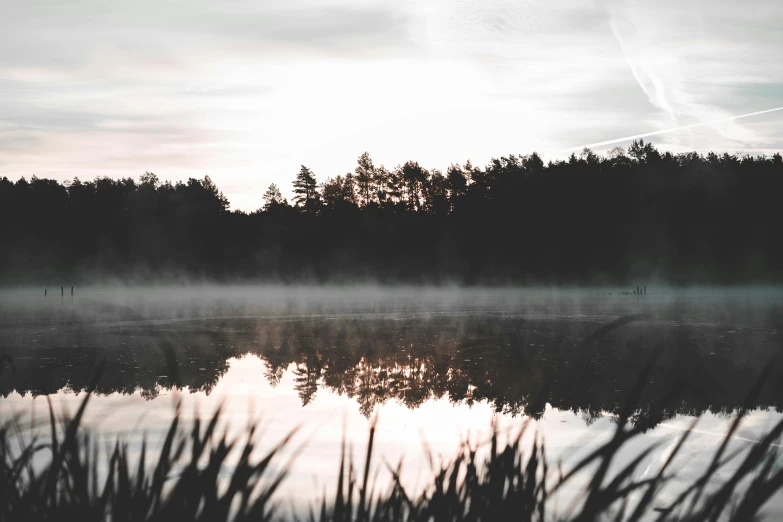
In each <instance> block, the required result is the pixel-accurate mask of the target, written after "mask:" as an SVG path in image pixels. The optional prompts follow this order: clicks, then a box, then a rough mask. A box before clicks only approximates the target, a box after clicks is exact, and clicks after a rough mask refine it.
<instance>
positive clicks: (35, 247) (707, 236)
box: [0, 141, 783, 284]
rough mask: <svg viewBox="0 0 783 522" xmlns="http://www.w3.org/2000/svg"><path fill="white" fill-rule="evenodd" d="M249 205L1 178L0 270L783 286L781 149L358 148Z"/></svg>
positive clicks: (111, 182) (192, 194) (44, 278)
mask: <svg viewBox="0 0 783 522" xmlns="http://www.w3.org/2000/svg"><path fill="white" fill-rule="evenodd" d="M292 189H293V190H292V194H293V198H292V201H291V202H289V201H288V200H287V199H286V198H284V197H283V195H282V192H281V191H280V189H279V187H277V186H276V185H274V184H272V185H271V186H270V187H269V188H268V189H267V190H266V192H265V193H264V194H263V195H262V196H261V197H260V198H259V204H261V203H262V202H263V206H261V207H260V208H259V209H258V210H257V211H254V212H242V211H237V210H231V209H230V204H229V201H228V200H227V198H226V197H225V196H224V195H223V194H222V193H221V192H220V190H219V189H218V187H217V186H216V185H215V183H214V182H213V181H212V180H211V179H210V178H209V176H206V177H205V178H204V179H193V178H191V179H189V180H187V181H186V182H178V183H171V182H162V181H161V180H160V179H159V178H158V177H157V176H156V175H155V174H153V173H145V174H144V175H142V176H141V177H140V179H139V180H138V181H137V180H134V179H131V178H122V179H111V178H106V177H103V178H97V179H95V180H93V181H86V182H85V181H81V180H79V179H78V178H76V179H74V180H73V181H71V182H66V183H60V182H57V181H55V180H51V179H41V178H37V177H35V176H34V177H33V178H32V179H31V180H29V181H28V180H26V179H25V178H21V179H19V180H18V181H16V182H13V181H10V180H9V179H7V178H2V179H0V222H2V223H3V226H2V227H0V244H2V245H3V248H2V250H0V278H2V279H1V280H2V282H3V283H5V284H15V283H22V282H33V281H34V282H44V283H45V282H51V284H60V282H62V281H77V282H82V281H94V280H97V279H101V280H103V279H106V278H135V279H139V280H156V279H157V280H160V279H170V278H176V277H183V278H184V277H186V278H203V279H209V280H217V281H220V280H237V279H256V280H283V281H300V282H301V281H312V282H325V281H329V282H344V281H368V280H371V281H381V282H441V283H443V282H455V283H468V284H477V283H510V282H514V283H585V282H590V283H621V282H622V283H625V282H637V283H638V282H642V280H644V281H648V280H650V281H652V280H656V281H659V280H665V281H668V282H672V283H683V284H689V283H707V282H711V283H745V282H770V281H780V280H782V279H783V246H781V241H780V238H781V237H783V205H781V204H780V200H781V196H782V195H783V160H782V159H781V155H780V154H775V155H773V156H771V157H765V156H749V155H744V156H741V155H740V156H738V155H732V154H728V153H724V154H716V153H709V154H706V155H702V154H698V153H683V154H672V153H670V152H661V151H659V150H657V149H656V148H655V147H654V146H653V145H652V144H650V143H645V142H644V141H634V142H633V143H632V144H631V146H629V147H628V148H627V149H620V148H617V149H614V150H613V151H611V152H610V153H608V154H607V155H598V154H596V153H594V152H592V151H590V150H588V149H585V150H584V151H582V153H580V154H578V155H577V154H572V155H571V156H570V157H569V158H568V159H566V160H558V161H549V162H548V163H545V162H544V161H543V160H542V158H541V157H540V156H539V155H538V154H535V153H533V154H530V155H524V156H523V155H513V154H512V155H509V156H506V157H501V158H495V159H493V160H492V161H491V162H490V163H489V164H488V165H486V166H484V167H476V166H474V165H472V164H471V163H470V162H467V163H465V164H464V165H459V164H452V165H450V166H449V167H448V168H447V169H446V170H445V172H444V171H441V170H439V169H427V168H424V167H423V166H421V165H420V164H419V163H418V162H415V161H408V162H405V163H404V164H402V165H398V166H396V167H395V168H392V169H387V168H386V167H384V166H377V165H375V164H374V163H373V161H372V159H371V157H370V155H369V154H368V153H364V154H362V155H361V156H360V157H359V158H358V160H357V165H356V167H355V169H354V171H353V172H348V173H346V174H344V175H338V176H334V177H328V178H326V179H324V180H323V181H321V182H319V180H318V178H317V176H316V174H315V173H314V172H313V171H312V170H311V169H309V168H308V167H306V166H302V167H301V168H300V170H299V172H298V173H296V176H295V179H294V181H293V187H292Z"/></svg>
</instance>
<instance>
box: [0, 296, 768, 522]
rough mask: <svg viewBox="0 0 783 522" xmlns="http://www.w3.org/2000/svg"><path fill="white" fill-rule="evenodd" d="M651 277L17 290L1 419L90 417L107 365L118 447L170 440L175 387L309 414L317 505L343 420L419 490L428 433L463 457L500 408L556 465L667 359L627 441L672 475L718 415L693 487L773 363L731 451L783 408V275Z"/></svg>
mask: <svg viewBox="0 0 783 522" xmlns="http://www.w3.org/2000/svg"><path fill="white" fill-rule="evenodd" d="M635 290H636V289H635V288H577V289H549V288H538V289H509V288H506V289H492V288H462V287H453V288H428V287H400V288H384V287H372V286H365V287H274V286H233V287H218V286H180V287H136V288H130V287H120V286H117V287H94V288H75V289H74V295H73V297H72V296H71V295H70V287H65V288H64V289H63V291H62V293H63V294H64V295H61V290H60V287H59V286H58V287H56V288H48V291H47V295H46V297H44V288H35V289H32V288H24V289H14V290H5V291H2V292H0V352H2V355H4V356H5V357H3V367H2V373H1V374H0V397H2V398H0V415H3V416H6V415H9V414H10V413H11V412H20V413H21V414H22V419H23V421H22V422H30V423H31V426H32V428H31V429H32V430H34V431H35V430H41V429H42V428H45V427H46V426H45V424H43V423H42V420H43V419H45V417H46V415H48V412H47V411H46V408H47V405H46V400H45V398H44V397H43V396H44V395H49V396H50V397H52V399H53V403H54V405H55V409H56V410H57V411H59V410H60V408H67V409H69V410H70V411H74V410H75V409H76V407H77V404H78V402H79V401H80V400H81V399H82V398H83V397H84V390H85V389H86V388H87V387H88V386H89V383H90V382H91V380H92V378H93V377H94V376H95V374H96V372H97V371H98V368H99V366H100V365H101V363H104V364H105V368H104V371H103V374H102V376H101V378H100V380H99V382H98V384H97V388H96V391H97V393H96V397H95V400H94V402H93V403H91V405H90V407H89V409H88V415H87V425H89V426H93V427H95V428H96V429H98V430H99V431H100V433H101V434H102V437H103V438H104V439H105V440H106V441H112V440H114V438H116V436H117V435H118V434H123V435H128V436H129V437H130V440H131V441H132V442H136V443H138V442H140V441H141V438H142V437H143V434H146V436H147V438H148V439H149V441H150V443H151V444H152V446H153V447H154V445H155V444H156V443H159V441H160V440H161V439H162V432H163V430H165V429H166V428H167V422H168V420H169V419H170V418H171V416H172V415H173V411H174V410H173V404H174V402H175V400H177V399H179V400H182V401H183V410H182V411H183V414H184V415H185V416H186V417H189V416H192V415H194V414H195V408H196V407H197V408H198V409H199V411H200V412H201V413H202V414H208V413H211V412H212V411H213V410H214V408H216V407H217V405H218V404H222V405H223V407H224V411H225V414H226V415H225V421H226V422H227V423H228V424H229V425H230V426H232V428H235V429H237V430H241V429H242V428H243V427H244V426H245V425H246V424H247V422H248V421H249V420H250V419H256V418H262V424H264V425H265V426H266V433H265V435H264V440H266V441H267V442H268V443H269V444H270V445H271V444H273V443H274V442H276V441H277V440H279V439H280V438H281V437H282V436H283V435H284V434H285V433H287V432H288V431H289V430H291V429H293V428H294V427H296V426H299V427H300V431H299V434H298V436H297V437H298V440H300V441H301V442H303V443H305V442H306V444H305V446H304V448H303V449H302V452H301V454H300V455H299V457H298V458H297V460H296V463H295V465H294V468H293V470H292V474H291V476H290V478H289V479H288V481H287V486H286V492H287V494H288V495H290V496H291V497H292V498H294V499H295V500H296V501H298V502H299V503H298V504H297V502H295V504H297V505H299V506H300V507H301V504H302V503H303V502H305V501H308V500H312V499H313V498H314V494H313V493H314V492H319V491H322V490H323V489H324V488H327V489H328V490H331V488H332V487H333V485H334V476H335V474H336V472H337V463H338V460H339V451H340V441H341V439H342V437H343V434H344V433H345V434H346V437H347V439H348V440H349V441H351V442H352V443H353V451H354V453H355V455H356V457H357V462H362V457H361V455H362V451H363V449H364V444H365V442H366V437H367V429H368V426H369V423H370V422H371V419H373V418H375V417H376V416H377V418H378V422H379V424H378V435H377V439H376V442H377V446H376V448H377V451H378V454H379V455H381V456H383V457H384V458H385V459H386V460H387V461H388V462H390V463H396V462H397V461H398V460H399V459H401V458H403V459H404V463H405V464H404V468H403V469H404V479H405V481H406V483H408V484H409V485H410V486H411V487H415V485H416V484H417V480H418V479H419V478H420V477H421V476H422V475H421V474H422V473H427V472H428V466H427V465H426V459H425V458H424V455H425V453H424V441H426V444H427V445H428V446H429V447H430V448H432V451H433V453H434V454H435V455H436V457H437V456H438V455H441V456H442V458H444V459H448V458H450V456H451V455H453V454H454V452H455V451H456V449H457V448H458V446H459V444H460V441H461V440H464V439H466V438H469V439H470V440H473V441H475V442H478V441H481V440H485V439H486V438H487V437H488V436H489V434H490V429H491V428H490V426H491V422H492V421H493V420H494V422H496V423H497V424H498V426H499V427H500V428H501V431H503V432H505V430H511V432H512V433H513V432H514V431H515V430H518V429H519V428H520V427H521V426H522V424H523V423H525V422H532V423H533V425H534V426H535V428H536V430H530V429H529V430H528V431H527V432H526V437H529V438H530V439H531V440H532V437H534V436H535V433H536V432H537V433H538V434H539V435H540V436H542V437H543V438H544V439H545V440H546V444H547V450H548V452H549V454H550V455H551V456H552V462H555V461H556V460H557V459H562V460H563V462H564V463H565V464H567V462H569V460H571V459H574V458H575V457H576V456H577V455H579V454H584V453H585V452H587V451H589V450H590V448H594V447H596V446H597V445H598V444H599V443H600V442H602V441H605V440H606V439H607V437H608V436H610V434H611V433H612V430H613V429H614V426H615V424H614V423H613V417H614V414H616V413H617V411H618V410H619V408H620V407H621V405H622V404H623V399H624V398H625V397H626V396H627V395H628V393H629V391H630V390H631V388H632V387H633V385H634V384H635V382H636V380H637V377H638V375H639V374H640V372H641V371H642V370H643V369H644V367H645V366H646V365H647V363H648V362H649V361H651V360H655V364H656V366H655V369H654V371H653V373H652V374H651V377H650V382H649V383H647V384H646V386H645V389H644V391H643V393H642V396H641V399H640V401H639V404H638V405H637V407H636V410H635V414H634V416H633V422H634V423H636V424H637V425H643V426H644V427H645V428H646V432H645V434H644V435H643V436H642V437H639V438H637V439H635V440H634V442H633V443H632V444H631V445H630V446H629V447H628V448H627V450H626V451H629V452H633V451H634V450H638V449H640V448H643V447H646V446H647V445H649V444H652V443H657V444H659V446H658V447H657V448H656V450H654V451H653V452H652V453H651V454H650V455H649V457H648V461H649V462H647V464H646V465H644V466H641V467H640V469H642V470H646V471H645V473H656V472H657V468H656V466H660V464H661V463H662V462H663V461H664V460H665V458H666V455H667V451H670V449H671V446H672V444H674V442H675V441H676V439H677V437H678V436H679V435H680V434H681V432H682V430H683V429H685V428H686V427H687V426H688V425H689V424H690V423H691V421H692V419H693V417H694V416H698V415H701V419H700V421H699V424H698V425H697V428H696V430H695V431H694V433H693V435H692V437H691V439H690V441H689V445H688V450H687V452H686V454H685V455H684V456H683V457H682V458H683V459H684V460H683V462H687V465H682V466H681V469H680V471H681V475H678V478H677V480H678V481H687V480H688V479H689V478H691V479H692V478H693V477H695V476H696V475H697V474H698V472H699V470H700V469H702V467H703V466H704V465H706V464H705V463H706V462H707V461H708V459H709V458H711V456H712V452H713V451H714V449H715V447H716V445H717V444H719V443H720V441H721V437H722V436H723V435H724V434H725V432H726V429H727V426H728V423H729V422H730V420H731V418H732V414H733V413H734V412H735V411H736V409H737V408H738V407H739V406H740V405H741V404H742V401H743V399H744V398H745V397H746V395H747V393H748V390H749V389H750V388H751V386H752V385H753V383H754V382H755V381H756V379H757V378H758V376H759V375H760V373H761V372H762V370H763V369H764V368H766V367H767V366H768V365H770V364H772V365H773V372H774V373H773V378H771V379H770V381H769V383H768V385H767V386H766V387H765V388H764V389H763V390H762V392H761V393H760V394H759V395H758V397H756V399H755V401H754V403H753V404H752V406H753V407H754V411H753V412H752V413H751V414H750V415H749V417H748V418H747V419H746V421H745V422H744V423H743V425H742V427H741V429H740V430H739V432H738V433H737V434H736V436H735V437H734V439H733V440H732V446H736V447H738V448H740V447H743V446H748V447H750V445H752V444H754V441H756V440H758V438H759V434H761V433H763V432H764V431H765V430H766V429H768V428H769V427H770V425H771V424H772V423H773V422H774V421H775V420H777V419H779V417H780V413H778V412H779V411H781V409H782V408H783V379H781V378H780V377H781V375H782V374H781V370H780V367H779V366H777V361H778V359H779V357H780V354H781V343H783V336H782V335H781V331H782V330H783V289H781V288H777V287H766V288H748V287H735V288H689V289H677V288H659V287H652V286H648V288H647V294H642V295H634V294H633V292H634V291H635ZM625 292H630V295H624V294H623V293H625ZM33 419H37V421H36V422H37V424H36V422H33ZM42 433H43V432H42ZM379 462H380V461H379ZM381 468H382V466H381ZM651 470H652V471H651ZM678 483H682V482H675V483H674V484H673V485H672V486H671V487H675V488H676V485H677V484H678ZM574 492H575V490H572V493H574ZM662 495H663V494H662ZM669 495H670V493H669ZM665 498H667V497H666V495H664V496H662V501H663V499H665ZM771 509H776V505H773V506H772V508H771Z"/></svg>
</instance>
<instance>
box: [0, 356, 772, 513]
mask: <svg viewBox="0 0 783 522" xmlns="http://www.w3.org/2000/svg"><path fill="white" fill-rule="evenodd" d="M653 363H654V361H652V362H651V363H650V365H649V367H648V370H647V371H645V372H643V374H642V375H640V377H639V379H638V382H637V385H636V386H635V387H634V389H633V391H632V393H631V395H630V396H629V397H628V399H627V401H626V404H625V406H624V407H623V408H622V409H621V412H620V414H619V416H618V417H617V419H616V421H617V428H616V430H615V431H614V434H613V435H612V436H611V437H610V439H609V440H608V441H607V442H605V443H604V444H602V445H600V446H599V447H598V448H597V449H595V450H594V451H592V452H590V453H589V454H588V455H586V456H584V457H583V458H581V459H580V460H578V461H577V462H576V463H575V464H573V465H572V466H571V467H570V468H569V469H568V470H567V471H564V470H563V469H562V465H558V466H556V467H555V469H552V467H551V466H550V464H549V462H548V461H547V458H546V451H545V446H544V441H543V440H542V439H541V437H539V436H538V434H535V436H534V437H533V439H532V441H531V443H529V444H527V443H525V444H523V443H522V439H523V435H524V434H525V430H526V429H528V427H529V423H525V424H523V427H522V429H521V430H520V431H519V432H518V433H516V435H514V436H512V437H510V438H509V439H508V441H507V442H505V443H501V441H500V437H499V434H498V431H497V429H496V428H495V429H494V430H493V435H492V437H491V440H490V442H489V447H488V448H487V449H488V452H487V453H486V456H483V457H482V456H479V451H478V450H479V448H478V447H477V446H471V445H470V444H468V443H464V444H463V445H462V447H461V449H460V450H459V452H458V454H457V455H456V456H455V458H454V459H453V460H451V461H449V462H447V463H445V464H440V465H438V466H436V465H435V464H433V459H432V455H431V454H429V453H428V459H429V463H430V466H431V469H432V477H431V479H429V482H427V485H426V487H425V488H424V489H423V490H422V491H420V492H417V493H416V494H412V493H411V492H409V491H407V490H406V487H405V486H404V484H403V482H402V480H401V478H400V477H401V464H399V465H397V466H392V465H390V464H389V463H386V462H385V461H384V466H385V467H386V468H387V469H388V471H389V472H390V473H391V477H392V479H391V481H390V482H389V483H388V484H387V485H386V487H379V485H378V471H379V467H378V466H376V465H374V459H373V447H374V443H375V431H376V426H375V423H374V422H373V423H372V424H371V426H370V430H369V440H368V444H367V451H366V454H365V458H364V466H363V469H362V470H361V471H360V472H359V471H357V469H356V468H355V467H354V465H353V461H352V458H351V457H350V456H347V455H351V452H350V451H348V452H346V448H345V440H344V441H343V445H342V451H341V458H340V467H339V473H338V481H337V487H336V493H335V495H334V498H333V499H332V500H329V499H328V498H326V496H324V497H323V498H322V499H321V501H320V502H319V503H318V504H317V505H315V504H314V505H313V506H312V508H311V510H310V515H309V518H310V520H312V521H316V520H320V521H367V522H369V521H378V522H380V521H425V520H434V521H441V520H453V521H480V520H487V521H489V520H493V521H494V520H511V519H513V520H531V521H532V520H535V521H545V520H572V521H590V520H597V519H612V520H626V521H633V522H636V521H639V520H642V519H650V518H654V519H657V520H661V521H662V520H694V521H702V520H703V521H714V520H719V519H720V520H723V519H726V520H737V521H747V520H754V519H756V518H757V517H758V514H759V512H760V510H761V508H762V507H763V506H764V504H765V503H766V502H767V501H768V500H769V499H770V498H771V496H772V495H774V494H775V493H776V492H777V491H779V489H780V487H781V485H783V469H776V466H775V462H776V459H777V458H778V453H777V449H776V442H777V441H779V440H780V438H781V435H783V420H781V421H779V422H778V423H777V424H776V425H775V426H774V427H773V428H772V429H771V430H770V431H769V432H768V433H767V434H766V435H765V436H764V438H763V439H762V440H761V441H760V442H758V443H757V444H755V445H754V446H752V447H751V448H750V450H748V451H743V452H740V451H735V452H734V453H730V452H729V442H730V440H731V438H732V436H733V435H734V434H735V433H736V431H737V429H738V428H739V426H740V423H741V421H742V419H743V417H744V416H745V415H746V413H747V410H748V408H747V407H744V408H743V409H742V410H741V411H740V412H739V413H738V415H737V417H736V419H735V420H734V421H733V422H732V424H731V426H730V428H729V430H728V432H727V434H726V436H725V438H724V440H723V443H722V444H721V445H720V446H719V447H718V449H717V451H716V453H715V455H714V457H713V459H712V461H711V462H710V464H709V465H708V466H707V469H706V470H705V471H704V473H703V474H702V475H701V476H700V477H699V478H697V479H696V480H695V481H693V482H692V483H691V484H690V485H688V486H687V487H685V488H683V489H682V490H681V491H680V493H679V495H678V496H677V497H676V498H675V499H674V501H673V502H671V503H670V504H668V505H663V506H661V505H659V504H658V503H656V502H655V501H656V498H657V495H658V494H659V492H660V491H661V489H662V488H663V487H664V486H665V485H666V484H667V483H669V482H670V481H671V479H672V478H673V477H674V476H675V473H674V471H673V469H674V467H675V466H674V462H675V460H676V458H677V456H678V454H679V453H680V451H681V449H682V448H683V447H684V446H685V444H686V442H687V439H688V438H689V436H690V434H691V429H692V428H693V425H694V424H695V421H694V424H692V425H691V426H690V427H689V428H688V429H686V430H685V431H684V432H683V434H682V435H681V436H680V437H679V440H678V442H677V443H676V445H675V446H674V448H673V449H672V450H671V452H670V453H669V454H668V456H667V459H666V460H665V462H664V464H663V465H662V466H661V469H660V470H659V471H658V473H657V474H654V475H653V476H651V477H648V478H643V479H636V478H635V477H636V476H638V475H639V473H637V472H638V470H639V467H640V465H641V464H642V463H643V462H644V461H645V459H646V458H647V457H648V456H649V455H650V454H651V452H652V451H653V450H654V449H655V446H650V447H648V448H646V449H644V450H642V451H641V452H639V453H638V454H636V455H635V456H634V457H632V458H630V459H626V460H624V461H623V462H617V461H618V460H619V458H618V455H619V453H620V451H621V450H622V449H624V448H626V447H627V444H628V442H629V441H630V440H631V439H633V438H634V437H637V436H638V435H639V434H640V433H641V432H642V429H641V428H639V427H636V426H633V425H632V424H631V423H630V422H629V419H630V418H631V415H632V413H633V411H634V409H633V405H634V404H636V401H637V400H638V397H639V394H640V393H641V389H642V388H643V386H644V384H645V383H646V382H647V380H648V378H649V370H650V369H651V368H652V365H653ZM769 376H770V372H769V371H767V372H765V373H764V374H762V376H761V377H760V378H759V380H758V382H757V384H756V386H754V388H753V389H752V390H751V391H750V393H749V394H748V397H747V400H746V405H749V404H752V401H753V399H754V398H755V396H756V395H757V394H758V393H759V391H760V390H761V388H762V387H763V385H764V384H765V382H766V381H767V379H768V378H769ZM90 397H91V393H88V394H87V395H86V397H85V398H84V400H83V401H82V402H81V404H80V407H79V409H78V410H77V411H76V413H75V414H74V415H73V416H69V415H65V416H64V418H63V419H62V420H60V421H58V420H57V419H56V418H55V415H54V411H53V408H52V406H51V402H50V403H49V424H50V428H51V435H50V440H47V441H43V442H42V441H39V440H38V439H37V438H35V437H33V438H32V439H31V440H27V439H26V438H25V437H24V435H23V429H22V428H21V427H20V426H19V422H18V417H12V418H10V419H8V420H6V421H5V422H4V423H3V424H2V426H0V462H2V465H1V467H0V521H15V520H25V521H31V520H32V521H36V520H41V521H43V520H85V521H87V520H96V521H98V520H111V521H112V522H117V521H147V520H154V521H157V520H160V521H166V522H170V521H172V520H203V521H207V520H209V521H221V520H235V521H244V520H273V519H275V520H276V519H283V518H286V517H287V516H288V515H287V514H286V513H283V512H282V511H281V510H280V509H279V504H278V501H277V496H279V494H278V489H279V487H280V485H281V483H282V482H283V480H284V479H285V478H286V475H287V470H289V469H290V467H291V465H292V462H293V460H292V459H293V458H294V457H295V456H296V454H297V453H298V450H296V449H295V448H294V450H293V452H292V453H293V455H294V456H293V457H291V458H290V460H288V461H287V462H284V463H282V464H281V465H279V467H278V464H277V461H278V460H280V459H282V458H283V457H282V455H281V453H282V452H283V450H284V449H285V448H287V447H288V446H289V445H290V443H291V440H292V437H293V435H294V433H295V431H296V430H292V431H291V432H290V433H289V434H288V435H287V436H286V437H285V438H283V440H282V441H280V442H279V443H277V444H276V445H274V446H273V447H272V449H271V450H269V451H267V452H266V453H263V454H262V455H261V456H260V457H257V456H256V453H257V452H256V450H257V449H258V448H259V447H258V443H257V441H256V438H257V437H256V433H257V425H249V426H248V428H247V430H245V432H243V433H241V434H240V435H239V436H236V437H229V436H228V434H227V430H226V429H225V428H222V427H221V423H220V419H221V409H220V408H218V409H217V411H216V412H215V413H214V414H213V415H212V416H211V417H210V418H209V419H208V421H207V422H206V423H202V422H201V420H200V419H199V418H198V417H196V418H195V419H194V421H193V423H192V426H190V427H189V428H188V429H187V430H186V429H185V427H183V426H182V423H181V420H180V413H179V409H177V412H176V414H175V416H174V419H173V420H172V422H171V425H170V427H169V429H168V431H167V434H166V437H165V439H164V441H163V443H162V445H161V449H160V453H159V454H158V455H157V459H156V460H155V461H154V463H153V465H149V463H148V456H147V451H148V449H147V444H146V441H145V442H143V443H142V444H141V450H140V453H139V455H138V457H137V458H135V459H134V458H131V456H130V455H129V449H128V444H127V443H126V442H123V441H121V440H117V442H116V443H115V444H114V446H113V447H112V448H109V450H108V451H107V453H106V454H105V455H102V453H101V451H100V449H99V447H98V445H97V444H96V442H95V440H94V439H93V438H92V436H91V434H90V431H89V430H85V429H83V428H82V427H81V422H82V419H83V416H84V412H85V409H86V407H87V405H88V403H89V401H90ZM58 433H60V434H61V435H58ZM43 457H45V458H43ZM42 458H43V461H44V462H43V464H41V463H40V461H41V459H42ZM102 459H105V460H102ZM376 460H377V459H376ZM34 461H36V462H37V463H36V462H34ZM99 463H105V464H107V466H106V471H105V473H104V472H101V473H99ZM729 465H731V466H733V468H732V469H733V471H731V472H730V473H728V472H727V469H728V466H729ZM720 472H724V473H728V478H726V479H723V480H720V481H718V480H717V478H716V477H717V476H718V475H719V473H720ZM577 476H579V477H584V476H590V477H592V478H591V479H590V480H589V481H588V483H587V486H586V488H585V490H584V491H583V494H582V495H581V496H579V497H578V498H577V500H576V501H574V502H573V503H571V504H570V505H565V506H554V503H553V499H556V498H557V497H558V495H559V493H560V492H562V491H563V490H564V489H565V488H566V487H574V483H575V482H577V481H576V477H577ZM290 517H293V515H290Z"/></svg>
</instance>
